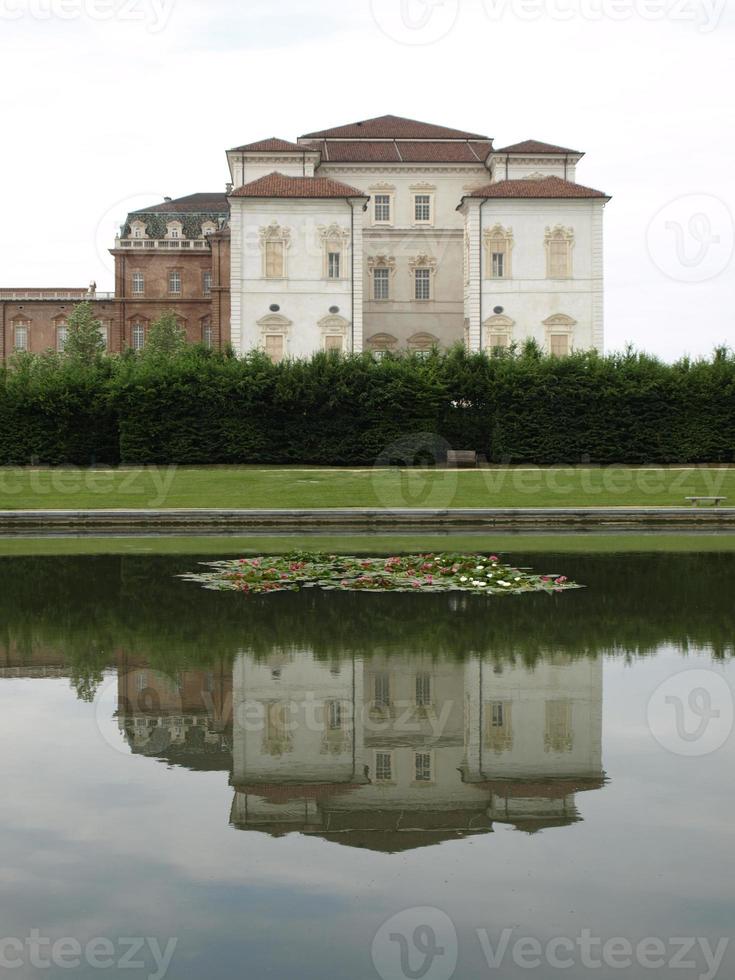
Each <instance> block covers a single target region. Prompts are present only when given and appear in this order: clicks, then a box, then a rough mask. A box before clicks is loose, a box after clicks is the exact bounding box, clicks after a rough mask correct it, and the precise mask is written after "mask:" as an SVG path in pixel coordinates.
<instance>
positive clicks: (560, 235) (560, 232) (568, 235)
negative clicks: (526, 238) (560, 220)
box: [544, 225, 575, 280]
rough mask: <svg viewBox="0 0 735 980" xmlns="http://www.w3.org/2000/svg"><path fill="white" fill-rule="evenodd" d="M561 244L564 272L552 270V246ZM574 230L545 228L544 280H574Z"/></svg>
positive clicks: (560, 226) (561, 227) (562, 227)
mask: <svg viewBox="0 0 735 980" xmlns="http://www.w3.org/2000/svg"><path fill="white" fill-rule="evenodd" d="M560 244H563V245H564V246H565V250H564V260H565V261H564V265H565V271H564V272H561V273H560V272H558V271H555V270H554V263H555V258H554V246H555V245H560ZM574 244H575V240H574V228H567V227H565V226H564V225H554V227H553V228H551V227H548V226H547V228H546V232H545V234H544V248H545V250H546V278H547V279H560V280H562V279H573V278H574Z"/></svg>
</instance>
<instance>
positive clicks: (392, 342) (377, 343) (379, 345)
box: [365, 333, 398, 351]
mask: <svg viewBox="0 0 735 980" xmlns="http://www.w3.org/2000/svg"><path fill="white" fill-rule="evenodd" d="M397 344H398V339H397V338H396V337H394V336H393V335H392V334H389V333H374V334H373V335H372V337H368V338H367V340H366V341H365V346H366V347H367V349H368V350H376V351H379V350H393V349H394V348H395V347H396V345H397Z"/></svg>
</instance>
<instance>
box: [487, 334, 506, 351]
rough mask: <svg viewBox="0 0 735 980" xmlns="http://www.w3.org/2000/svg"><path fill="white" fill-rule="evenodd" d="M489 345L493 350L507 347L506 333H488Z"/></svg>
mask: <svg viewBox="0 0 735 980" xmlns="http://www.w3.org/2000/svg"><path fill="white" fill-rule="evenodd" d="M490 347H491V348H492V349H494V350H504V349H505V348H506V347H508V334H507V333H491V334H490Z"/></svg>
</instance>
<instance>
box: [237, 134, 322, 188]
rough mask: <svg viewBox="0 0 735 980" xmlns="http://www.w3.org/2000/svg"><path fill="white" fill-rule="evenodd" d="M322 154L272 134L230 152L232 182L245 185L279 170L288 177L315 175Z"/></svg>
mask: <svg viewBox="0 0 735 980" xmlns="http://www.w3.org/2000/svg"><path fill="white" fill-rule="evenodd" d="M320 159H321V154H320V152H319V150H315V149H314V148H313V147H311V146H302V145H300V144H298V143H289V142H288V140H282V139H278V138H277V137H275V136H274V137H272V138H271V139H267V140H260V142H258V143H246V144H245V145H244V146H236V147H234V148H233V149H231V150H228V151H227V162H228V164H229V166H230V174H231V176H232V183H233V184H234V186H235V187H242V186H243V185H244V184H249V183H251V182H252V181H254V180H258V179H259V178H260V177H265V176H267V175H268V174H271V173H273V172H274V171H277V172H278V173H281V174H285V175H286V176H288V177H313V176H314V171H315V170H316V168H317V167H318V166H319V161H320Z"/></svg>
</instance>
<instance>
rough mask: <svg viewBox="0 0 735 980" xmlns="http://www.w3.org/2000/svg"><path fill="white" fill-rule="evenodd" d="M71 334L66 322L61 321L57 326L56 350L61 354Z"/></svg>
mask: <svg viewBox="0 0 735 980" xmlns="http://www.w3.org/2000/svg"><path fill="white" fill-rule="evenodd" d="M68 336H69V328H68V327H67V325H66V324H65V323H60V324H59V325H58V326H57V327H56V350H57V351H58V352H59V354H63V353H64V348H65V347H66V338H67V337H68Z"/></svg>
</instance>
